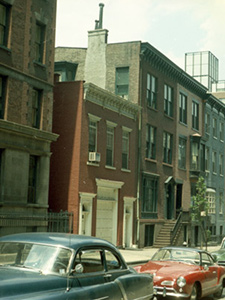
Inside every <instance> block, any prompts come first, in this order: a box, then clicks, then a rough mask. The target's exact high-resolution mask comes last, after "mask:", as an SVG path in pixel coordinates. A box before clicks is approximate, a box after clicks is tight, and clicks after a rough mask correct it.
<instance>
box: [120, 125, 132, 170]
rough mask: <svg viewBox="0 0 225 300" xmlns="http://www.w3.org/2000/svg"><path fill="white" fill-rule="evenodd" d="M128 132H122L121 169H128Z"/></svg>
mask: <svg viewBox="0 0 225 300" xmlns="http://www.w3.org/2000/svg"><path fill="white" fill-rule="evenodd" d="M129 148H130V132H129V131H128V130H123V135H122V169H128V168H129V151H130V150H129Z"/></svg>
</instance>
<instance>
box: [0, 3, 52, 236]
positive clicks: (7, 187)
mask: <svg viewBox="0 0 225 300" xmlns="http://www.w3.org/2000/svg"><path fill="white" fill-rule="evenodd" d="M55 18H56V1H55V0H52V1H44V0H39V1H35V0H20V1H14V0H0V215H1V218H0V235H5V234H8V233H15V232H21V231H23V232H26V231H46V230H47V222H46V214H47V211H48V184H49V167H50V156H51V150H50V145H51V143H52V142H53V141H56V139H57V135H55V134H53V133H52V105H53V78H54V45H55V31H54V30H55V29H54V28H55Z"/></svg>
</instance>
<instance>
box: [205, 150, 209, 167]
mask: <svg viewBox="0 0 225 300" xmlns="http://www.w3.org/2000/svg"><path fill="white" fill-rule="evenodd" d="M205 170H206V171H209V148H208V147H206V149H205Z"/></svg>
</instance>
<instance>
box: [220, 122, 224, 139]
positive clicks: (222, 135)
mask: <svg viewBox="0 0 225 300" xmlns="http://www.w3.org/2000/svg"><path fill="white" fill-rule="evenodd" d="M220 140H221V141H224V123H223V122H220Z"/></svg>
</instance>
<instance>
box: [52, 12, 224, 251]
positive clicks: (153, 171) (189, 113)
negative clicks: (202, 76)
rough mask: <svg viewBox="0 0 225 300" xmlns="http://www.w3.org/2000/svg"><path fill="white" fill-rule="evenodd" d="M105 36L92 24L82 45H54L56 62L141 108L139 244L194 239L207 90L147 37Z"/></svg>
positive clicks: (196, 240)
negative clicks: (193, 210) (115, 40)
mask: <svg viewBox="0 0 225 300" xmlns="http://www.w3.org/2000/svg"><path fill="white" fill-rule="evenodd" d="M101 9H102V8H101ZM100 15H101V14H100ZM99 23H100V24H102V22H101V20H100V22H99ZM107 37H108V30H106V29H103V28H102V27H99V26H98V25H97V26H96V28H95V30H92V31H89V32H88V47H87V49H84V48H65V47H58V48H56V50H55V61H56V63H57V64H61V66H62V65H63V63H65V62H66V63H67V64H70V65H71V66H72V65H73V67H74V69H73V70H74V73H73V75H74V76H73V80H74V79H75V80H85V81H86V82H87V83H93V84H95V85H96V86H99V87H101V88H103V89H105V90H107V91H109V92H111V93H113V94H115V95H117V96H120V97H121V99H122V98H123V99H125V100H126V101H127V102H128V103H136V104H138V105H139V106H140V107H141V108H142V110H141V114H140V115H139V143H138V147H139V151H138V153H139V155H138V161H137V166H138V174H137V176H138V179H137V204H138V209H137V220H136V221H137V233H136V236H137V243H138V245H139V246H140V247H143V246H151V245H154V246H157V247H159V246H162V245H163V244H171V243H174V244H182V243H183V242H184V241H188V242H190V243H191V244H196V243H199V242H200V240H201V237H199V235H198V234H197V233H196V231H195V228H191V225H190V207H191V204H192V196H193V195H194V194H195V192H196V190H195V184H196V182H197V179H198V177H199V176H205V163H206V162H205V145H206V139H205V136H204V131H205V121H204V120H205V110H206V103H207V102H208V101H209V94H208V93H207V88H206V87H205V86H203V85H202V84H201V83H199V82H198V81H197V80H195V79H194V78H193V77H192V76H190V75H188V74H187V73H186V72H184V71H183V70H182V69H181V68H179V67H178V66H177V65H175V64H174V63H173V62H172V61H171V60H169V59H168V58H167V57H166V56H164V55H163V54H162V53H161V52H160V51H158V50H157V49H155V48H154V47H153V46H152V45H150V44H149V43H142V42H141V41H133V42H124V43H114V44H108V42H107ZM64 73H65V68H64V69H63V68H61V76H63V75H65V74H64ZM121 101H122V100H121ZM217 103H218V105H221V107H222V106H223V104H222V103H220V102H219V101H217ZM221 188H224V186H221ZM216 226H217V225H216ZM171 230H172V233H171ZM222 232H224V228H222ZM195 233H196V236H195ZM166 237H167V238H166Z"/></svg>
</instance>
